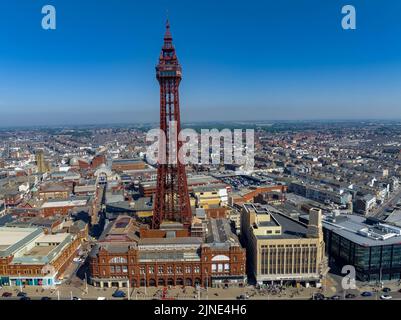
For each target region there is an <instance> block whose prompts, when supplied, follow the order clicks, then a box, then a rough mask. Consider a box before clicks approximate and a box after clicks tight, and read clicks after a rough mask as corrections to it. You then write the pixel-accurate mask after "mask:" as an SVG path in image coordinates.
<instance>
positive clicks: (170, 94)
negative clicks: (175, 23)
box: [152, 21, 192, 229]
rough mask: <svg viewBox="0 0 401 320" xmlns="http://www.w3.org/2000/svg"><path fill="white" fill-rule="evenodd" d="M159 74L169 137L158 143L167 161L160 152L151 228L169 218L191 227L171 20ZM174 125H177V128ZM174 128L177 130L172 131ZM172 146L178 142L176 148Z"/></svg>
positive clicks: (178, 71)
mask: <svg viewBox="0 0 401 320" xmlns="http://www.w3.org/2000/svg"><path fill="white" fill-rule="evenodd" d="M156 78H157V80H158V81H159V84H160V129H161V131H163V132H164V134H165V137H166V139H165V141H162V140H160V141H162V144H163V145H161V144H159V153H160V152H163V157H162V158H164V159H165V161H160V159H161V158H160V154H159V163H158V168H157V190H156V194H155V200H154V210H153V220H152V228H153V229H159V228H160V226H161V224H162V223H168V222H178V223H181V224H183V226H184V227H185V228H188V227H189V226H190V224H191V216H192V213H191V206H190V202H189V195H188V186H187V177H186V173H185V165H184V164H183V163H180V161H179V159H178V152H177V150H179V149H180V148H181V145H182V142H180V141H178V133H179V132H180V130H181V123H180V99H179V93H178V87H179V85H180V82H181V65H180V64H179V62H178V59H177V55H176V53H175V49H174V46H173V38H172V36H171V32H170V24H169V22H168V21H167V23H166V33H165V35H164V44H163V47H162V50H161V53H160V57H159V63H158V65H157V66H156ZM171 126H175V131H174V130H172V128H171ZM173 131H174V132H176V133H177V134H171V132H173ZM173 139H174V141H172V140H173ZM171 146H175V147H174V149H175V150H173V148H172V147H171ZM172 158H173V159H172Z"/></svg>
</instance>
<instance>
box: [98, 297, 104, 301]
mask: <svg viewBox="0 0 401 320" xmlns="http://www.w3.org/2000/svg"><path fill="white" fill-rule="evenodd" d="M97 300H106V297H97Z"/></svg>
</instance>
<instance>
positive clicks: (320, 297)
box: [312, 293, 325, 300]
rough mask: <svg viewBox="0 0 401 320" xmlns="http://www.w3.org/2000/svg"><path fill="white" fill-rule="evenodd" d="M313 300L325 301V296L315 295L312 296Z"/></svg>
mask: <svg viewBox="0 0 401 320" xmlns="http://www.w3.org/2000/svg"><path fill="white" fill-rule="evenodd" d="M312 300H325V296H324V294H322V293H315V294H314V295H313V296H312Z"/></svg>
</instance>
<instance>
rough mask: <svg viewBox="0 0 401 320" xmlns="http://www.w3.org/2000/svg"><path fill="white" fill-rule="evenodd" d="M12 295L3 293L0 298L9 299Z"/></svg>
mask: <svg viewBox="0 0 401 320" xmlns="http://www.w3.org/2000/svg"><path fill="white" fill-rule="evenodd" d="M12 295H13V294H12V293H11V292H4V293H3V294H2V295H1V296H2V297H3V298H9V297H12Z"/></svg>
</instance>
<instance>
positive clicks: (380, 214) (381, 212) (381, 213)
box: [368, 188, 401, 219]
mask: <svg viewBox="0 0 401 320" xmlns="http://www.w3.org/2000/svg"><path fill="white" fill-rule="evenodd" d="M399 201H401V188H400V190H397V191H395V192H394V193H393V195H392V196H391V197H390V198H389V199H387V200H386V201H385V202H384V203H383V204H381V205H380V206H378V207H377V208H376V209H375V210H373V211H372V212H370V213H369V214H368V216H369V217H375V218H378V219H382V218H384V217H385V213H386V210H387V209H389V208H390V207H392V206H394V205H396V204H397V203H398V202H399Z"/></svg>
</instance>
